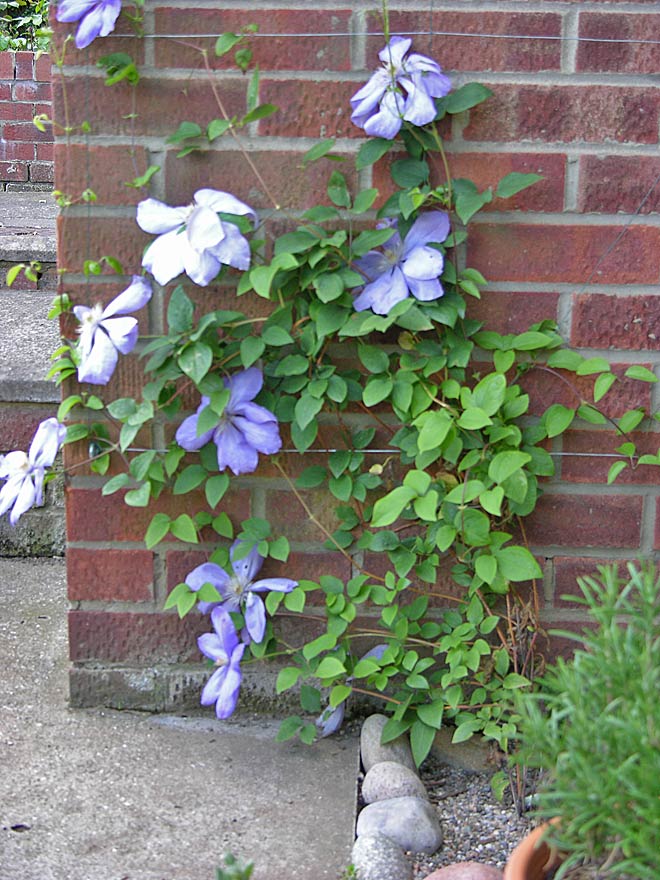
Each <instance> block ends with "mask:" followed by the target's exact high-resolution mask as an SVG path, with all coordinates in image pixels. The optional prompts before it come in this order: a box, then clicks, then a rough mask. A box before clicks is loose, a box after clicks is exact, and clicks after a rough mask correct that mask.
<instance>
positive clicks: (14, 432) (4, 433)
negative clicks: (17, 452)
mask: <svg viewBox="0 0 660 880" xmlns="http://www.w3.org/2000/svg"><path fill="white" fill-rule="evenodd" d="M52 415H53V408H52V406H51V405H50V404H44V405H41V404H34V403H21V404H16V403H3V404H0V437H2V441H1V443H2V445H1V449H0V451H2V452H11V450H12V449H23V450H27V449H28V448H29V446H30V443H31V442H32V438H33V437H34V434H35V431H36V430H37V428H38V427H39V423H40V422H42V421H44V419H48V418H50V417H51V416H52Z"/></svg>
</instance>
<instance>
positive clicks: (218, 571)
mask: <svg viewBox="0 0 660 880" xmlns="http://www.w3.org/2000/svg"><path fill="white" fill-rule="evenodd" d="M229 558H230V561H231V567H232V569H233V574H231V575H230V574H228V573H227V572H226V571H225V570H224V569H223V568H220V566H219V565H215V563H213V562H206V563H203V564H202V565H198V566H197V568H194V569H193V570H192V571H191V572H190V573H189V574H188V576H187V577H186V579H185V582H186V584H187V585H188V587H189V588H190V589H191V590H193V591H195V592H196V591H197V590H199V589H201V588H202V587H203V586H204V584H211V586H213V587H215V589H216V590H217V591H218V593H219V594H220V597H221V600H222V607H223V608H225V609H227V610H228V611H238V612H240V613H242V614H243V617H244V619H245V632H244V634H243V640H244V641H249V640H252V641H254V642H257V643H258V642H261V641H263V637H264V633H265V632H266V609H265V607H264V603H263V601H262V600H261V598H260V596H258V595H257V594H258V593H266V592H268V591H270V590H275V591H276V592H278V593H290V592H291V590H293V589H294V588H295V587H297V586H298V581H294V580H291V579H290V578H280V577H269V578H262V579H260V580H255V577H256V576H257V574H258V573H259V571H260V570H261V566H262V565H263V562H264V557H263V556H262V555H261V554H260V553H259V550H258V548H257V547H252V548H251V549H250V551H249V552H248V553H247V554H245V544H244V542H243V541H240V540H238V541H234V543H233V544H232V546H231V549H230V551H229ZM214 607H215V603H212V602H199V603H198V608H199V610H200V611H202V612H203V613H206V612H208V611H210V610H211V609H213V608H214Z"/></svg>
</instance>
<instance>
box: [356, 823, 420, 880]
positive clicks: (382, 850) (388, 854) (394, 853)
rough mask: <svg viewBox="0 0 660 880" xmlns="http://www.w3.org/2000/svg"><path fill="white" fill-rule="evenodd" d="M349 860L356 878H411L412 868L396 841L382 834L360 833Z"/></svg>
mask: <svg viewBox="0 0 660 880" xmlns="http://www.w3.org/2000/svg"><path fill="white" fill-rule="evenodd" d="M351 861H352V863H353V867H354V868H355V873H356V876H357V878H358V880H412V876H413V868H412V865H411V863H410V862H409V861H408V859H407V858H406V856H405V854H404V852H403V850H402V849H401V847H400V846H399V844H398V843H395V842H394V841H393V840H390V838H389V837H385V835H383V834H362V835H360V837H358V839H357V840H356V841H355V843H354V844H353V853H352V858H351Z"/></svg>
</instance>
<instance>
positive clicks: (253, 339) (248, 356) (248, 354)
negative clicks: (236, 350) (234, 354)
mask: <svg viewBox="0 0 660 880" xmlns="http://www.w3.org/2000/svg"><path fill="white" fill-rule="evenodd" d="M265 348H266V344H265V342H264V341H263V339H261V337H259V336H246V337H245V339H242V340H241V363H242V364H243V366H244V367H245V369H246V370H247V368H248V367H251V366H252V364H254V363H256V361H258V360H259V358H260V357H261V355H262V354H263V353H264V349H265Z"/></svg>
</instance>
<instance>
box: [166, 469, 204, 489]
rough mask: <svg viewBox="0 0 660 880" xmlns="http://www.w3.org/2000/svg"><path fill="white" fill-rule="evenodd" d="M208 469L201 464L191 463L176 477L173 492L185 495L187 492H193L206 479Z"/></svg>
mask: <svg viewBox="0 0 660 880" xmlns="http://www.w3.org/2000/svg"><path fill="white" fill-rule="evenodd" d="M207 474H208V471H207V470H206V468H205V467H202V465H201V464H191V465H189V466H188V467H187V468H186V469H185V470H183V471H182V472H181V473H180V474H179V476H178V477H177V478H176V482H175V483H174V489H173V490H172V491H173V494H174V495H185V493H186V492H192V490H193V489H196V488H197V487H198V486H201V485H202V483H203V482H204V480H205V479H206V477H207Z"/></svg>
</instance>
